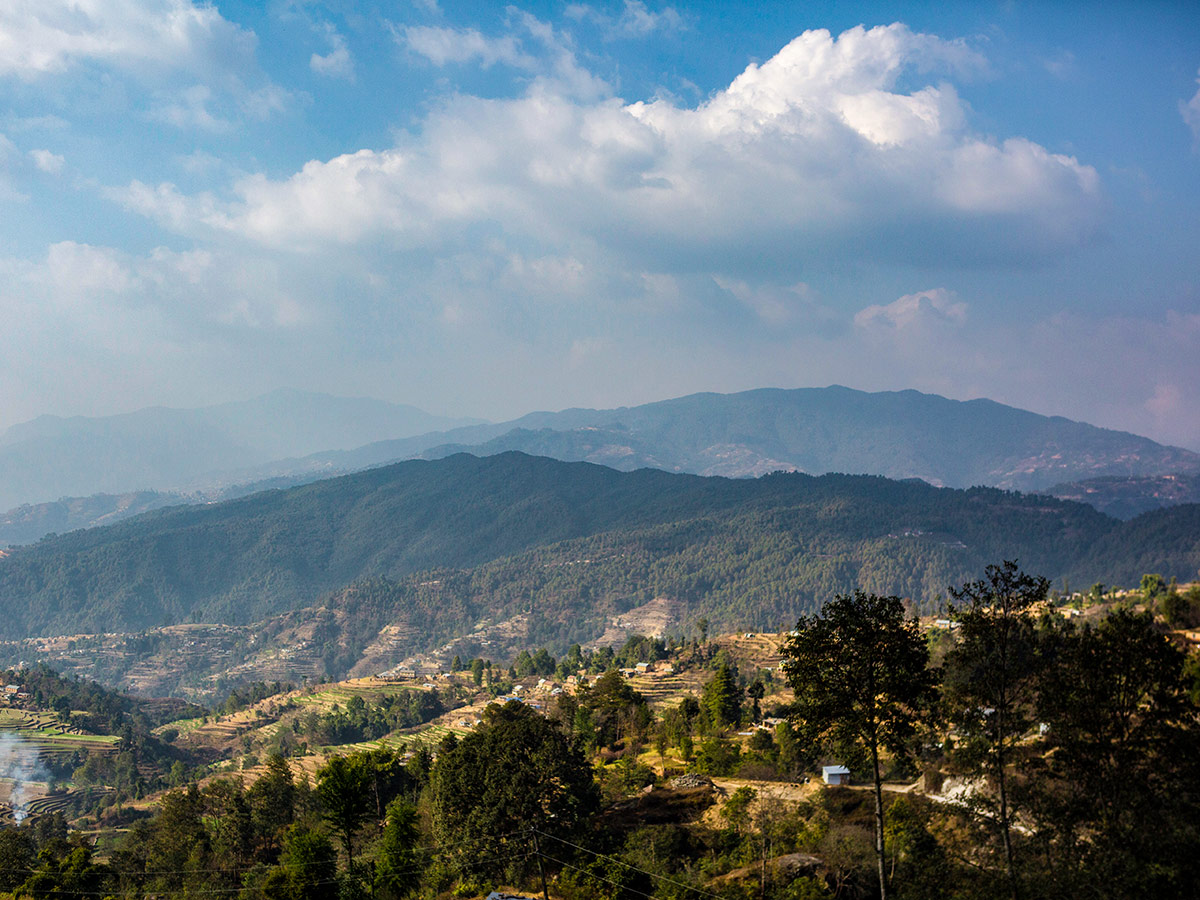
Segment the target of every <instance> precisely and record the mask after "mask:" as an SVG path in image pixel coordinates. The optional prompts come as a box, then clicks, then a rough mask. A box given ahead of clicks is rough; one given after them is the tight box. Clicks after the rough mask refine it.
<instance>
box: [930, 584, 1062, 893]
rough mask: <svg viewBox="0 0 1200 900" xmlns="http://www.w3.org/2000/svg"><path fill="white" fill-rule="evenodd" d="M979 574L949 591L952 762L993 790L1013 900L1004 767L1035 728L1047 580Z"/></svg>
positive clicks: (981, 801)
mask: <svg viewBox="0 0 1200 900" xmlns="http://www.w3.org/2000/svg"><path fill="white" fill-rule="evenodd" d="M985 575H986V577H985V578H983V579H981V580H979V581H974V582H970V583H968V584H964V585H963V586H962V587H961V588H957V589H956V588H951V589H950V593H951V595H952V597H953V598H954V602H953V603H952V605H951V617H952V618H953V619H954V620H955V621H956V622H957V624H958V629H957V635H958V643H957V645H956V646H955V647H954V649H952V650H951V651H950V652H949V653H948V654H947V655H946V661H945V670H946V677H945V692H946V709H947V714H948V717H949V719H950V721H951V723H952V724H953V725H954V726H955V727H956V729H957V731H958V733H959V735H960V740H959V741H958V743H957V744H956V745H955V753H956V754H957V756H958V758H959V759H960V760H961V761H963V762H964V763H966V764H967V765H969V766H971V767H975V766H979V765H982V767H983V768H984V770H985V771H986V772H987V773H988V775H989V776H990V777H991V779H992V781H993V782H994V784H995V785H996V793H997V801H996V803H995V804H994V807H995V808H994V810H988V811H989V813H990V815H991V818H992V819H993V820H994V821H995V823H996V828H997V831H998V832H999V836H1000V842H1001V845H1002V848H1003V853H1004V867H1005V874H1006V877H1007V880H1008V890H1009V894H1010V896H1011V897H1012V898H1013V900H1016V897H1017V896H1018V885H1017V872H1016V865H1015V863H1014V860H1013V847H1012V810H1011V798H1010V796H1009V784H1008V768H1009V765H1010V764H1011V762H1012V755H1013V751H1014V747H1015V745H1016V743H1017V741H1019V740H1020V738H1021V736H1022V735H1024V734H1025V732H1027V731H1028V730H1029V728H1030V727H1031V725H1032V724H1033V721H1032V718H1031V714H1032V711H1033V700H1034V697H1035V692H1036V686H1037V675H1038V667H1039V654H1038V648H1037V636H1036V634H1035V632H1034V622H1033V607H1034V605H1035V604H1038V603H1041V602H1042V601H1043V600H1045V598H1046V594H1047V593H1048V592H1049V590H1050V582H1049V581H1047V580H1046V579H1045V578H1040V577H1034V576H1031V575H1027V574H1025V573H1024V572H1022V571H1021V570H1020V569H1019V568H1018V567H1017V564H1016V562H1014V561H1012V560H1005V561H1004V562H1003V563H1002V564H1001V565H999V566H988V567H987V569H986V572H985ZM976 804H977V805H979V806H981V807H983V808H985V809H986V808H988V807H991V806H992V805H993V804H992V803H991V801H989V800H987V799H985V798H976Z"/></svg>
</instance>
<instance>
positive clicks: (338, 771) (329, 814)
mask: <svg viewBox="0 0 1200 900" xmlns="http://www.w3.org/2000/svg"><path fill="white" fill-rule="evenodd" d="M370 791H371V773H370V772H369V771H368V770H367V767H366V766H364V765H363V761H362V760H361V759H360V758H356V757H347V756H335V757H333V758H332V759H330V760H329V762H327V763H325V765H324V766H322V767H321V768H320V769H318V770H317V797H318V798H319V799H320V801H321V812H322V814H323V815H324V816H325V818H326V819H327V820H328V822H329V824H330V825H332V826H333V828H334V830H335V831H336V832H337V834H338V837H339V838H341V841H342V847H343V848H344V849H345V851H346V862H347V866H348V867H349V868H350V869H353V868H354V833H355V832H356V831H358V829H359V827H360V826H361V825H362V824H363V822H365V821H366V820H367V818H368V817H369V816H370V814H371V811H372V809H373V807H374V805H375V804H374V802H373V798H372V797H371V793H370Z"/></svg>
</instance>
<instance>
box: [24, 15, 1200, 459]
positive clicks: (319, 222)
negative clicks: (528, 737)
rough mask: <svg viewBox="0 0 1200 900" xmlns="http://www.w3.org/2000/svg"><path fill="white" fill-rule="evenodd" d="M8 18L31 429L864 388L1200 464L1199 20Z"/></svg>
mask: <svg viewBox="0 0 1200 900" xmlns="http://www.w3.org/2000/svg"><path fill="white" fill-rule="evenodd" d="M1079 12H1080V11H1079V10H1078V9H1077V8H1074V7H1071V6H1069V5H1067V6H1055V5H1050V4H1036V3H1020V2H1016V3H1013V2H997V3H994V4H987V3H985V4H970V5H965V4H964V5H958V6H953V7H950V8H935V7H931V6H928V5H924V4H921V5H918V4H908V3H886V2H873V3H872V2H857V3H839V4H833V3H816V4H804V5H803V6H801V5H798V4H794V3H773V4H759V5H756V7H755V11H754V14H753V15H747V14H746V12H745V11H744V9H743V8H740V7H737V6H731V5H726V4H719V3H710V2H683V3H655V2H642V0H615V2H600V3H590V4H565V3H558V2H549V0H534V2H528V3H519V4H517V5H513V6H507V7H502V6H497V5H492V4H463V5H456V4H451V3H448V2H443V3H438V2H436V0H421V2H414V3H412V4H410V5H407V6H403V7H401V6H399V5H395V6H393V5H391V4H377V3H373V2H369V0H361V2H350V3H338V4H333V3H321V2H313V3H303V4H300V3H291V2H272V3H269V4H261V3H252V2H249V0H242V2H233V0H229V2H217V3H215V4H207V3H202V2H199V0H129V2H123V3H120V4H116V3H104V2H98V3H92V4H88V5H85V6H82V7H81V6H78V5H74V4H72V3H70V2H67V0H48V2H44V3H39V4H17V5H9V6H5V7H0V85H3V87H4V91H5V101H6V102H5V103H3V104H0V241H2V242H3V244H2V246H0V317H2V319H0V320H2V321H3V322H4V323H5V328H4V329H3V330H0V429H4V428H7V427H9V426H11V425H13V424H17V423H19V422H24V421H28V420H31V419H33V418H36V417H37V416H39V415H44V414H50V415H59V416H64V417H66V416H72V415H87V416H106V415H112V414H118V413H125V412H132V411H135V410H138V409H142V408H145V407H149V406H167V407H173V408H195V407H200V406H209V405H216V404H220V403H224V402H228V401H233V400H245V399H250V398H252V397H256V396H260V395H262V394H264V393H268V392H270V391H272V390H274V389H279V388H293V389H301V390H308V391H315V392H321V393H328V394H331V395H335V396H344V397H369V398H377V399H381V400H385V401H388V402H392V403H403V404H409V405H412V406H415V407H417V408H419V409H421V410H424V411H427V412H429V413H432V414H434V415H441V416H456V417H473V418H484V419H488V420H491V421H505V420H509V419H512V418H516V417H518V416H520V415H522V414H524V413H527V412H530V411H534V410H559V409H563V408H567V407H593V408H611V407H616V406H635V405H639V404H642V403H647V402H653V401H656V400H663V399H668V398H673V397H679V396H683V395H687V394H692V393H697V392H702V391H714V392H719V393H733V392H738V391H742V390H748V389H753V388H759V387H779V388H795V387H818V386H824V385H830V384H841V385H845V386H848V387H852V388H855V389H859V390H865V391H881V390H904V389H909V388H911V389H916V390H920V391H923V392H926V393H934V394H939V395H942V396H945V397H949V398H951V399H958V400H968V399H974V398H980V397H986V398H988V399H991V400H995V401H997V402H1000V403H1004V404H1007V405H1011V406H1015V407H1018V408H1021V409H1027V410H1030V411H1033V412H1036V413H1040V414H1043V415H1058V416H1063V417H1066V418H1069V419H1073V420H1076V421H1082V422H1087V423H1090V424H1093V425H1097V426H1101V427H1105V428H1111V429H1116V430H1121V431H1128V432H1132V433H1134V434H1138V435H1144V436H1147V437H1150V438H1152V439H1154V440H1156V441H1159V442H1162V443H1165V444H1170V445H1175V446H1182V447H1186V448H1190V449H1197V450H1200V391H1197V390H1196V385H1198V384H1200V356H1198V354H1196V352H1195V348H1196V347H1197V346H1200V253H1198V252H1197V250H1196V248H1197V247H1200V13H1197V12H1196V10H1195V9H1194V7H1192V6H1190V5H1188V4H1183V3H1179V4H1155V5H1150V6H1147V5H1143V4H1135V3H1114V4H1101V5H1099V6H1094V7H1089V8H1087V11H1086V15H1084V16H1081V15H1080V14H1079Z"/></svg>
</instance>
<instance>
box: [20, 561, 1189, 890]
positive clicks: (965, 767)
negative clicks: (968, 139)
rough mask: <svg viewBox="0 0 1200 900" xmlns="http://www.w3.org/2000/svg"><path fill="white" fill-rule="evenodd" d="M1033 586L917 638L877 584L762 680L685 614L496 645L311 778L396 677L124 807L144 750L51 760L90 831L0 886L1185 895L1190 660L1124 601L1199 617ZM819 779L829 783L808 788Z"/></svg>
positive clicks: (57, 845) (24, 828) (789, 646)
mask: <svg viewBox="0 0 1200 900" xmlns="http://www.w3.org/2000/svg"><path fill="white" fill-rule="evenodd" d="M1049 593H1050V586H1049V583H1048V582H1047V581H1046V580H1045V579H1043V578H1038V577H1034V576H1031V575H1027V574H1025V573H1024V572H1022V571H1021V570H1019V569H1018V568H1017V567H1016V566H1015V565H1014V564H1011V563H1005V564H1003V565H1001V566H994V567H989V568H988V569H987V572H986V575H985V577H983V578H980V579H978V580H975V581H968V582H965V583H963V584H962V585H961V586H959V587H957V588H955V589H954V590H953V591H952V592H951V595H952V604H953V606H952V612H951V613H950V616H951V620H952V623H953V624H952V626H951V627H942V628H934V629H932V630H926V631H922V630H921V629H919V628H918V626H917V623H916V621H915V620H913V619H912V618H910V617H909V616H908V615H907V613H906V611H905V607H904V604H903V603H902V602H901V600H900V599H899V598H898V597H894V596H880V595H876V594H873V593H867V592H861V591H859V592H854V593H852V594H844V595H839V596H836V597H834V598H832V599H831V600H829V601H828V602H826V603H824V604H823V605H822V606H821V607H820V609H819V611H818V613H817V614H815V615H811V616H804V617H801V618H800V619H799V621H798V622H797V624H796V627H795V628H794V629H793V630H792V631H791V633H790V635H789V637H788V639H787V641H786V643H785V644H784V646H783V647H782V660H783V662H782V665H781V666H780V667H778V668H776V669H771V668H760V669H756V668H748V669H742V668H740V667H739V665H738V663H737V661H736V660H735V659H734V658H733V657H732V656H731V655H730V654H729V652H728V651H727V650H726V649H725V648H723V647H722V648H720V649H718V648H717V646H716V645H714V644H712V643H709V641H708V637H707V633H706V627H705V628H702V629H701V634H700V635H699V636H696V637H693V638H691V639H688V640H686V641H670V642H663V641H656V640H650V639H645V638H632V639H630V641H629V642H628V643H627V644H626V645H625V647H624V648H622V649H621V651H620V652H618V653H613V652H612V651H611V650H608V649H607V648H606V649H605V650H604V651H597V652H594V653H593V652H589V651H584V650H581V649H580V648H579V647H578V646H576V647H572V648H571V650H570V651H569V652H568V653H567V654H565V655H564V656H563V657H562V658H559V659H555V658H554V657H553V656H552V655H551V654H549V653H547V652H546V651H545V650H544V649H539V650H537V651H534V652H523V653H521V654H519V656H518V657H517V658H516V659H515V660H513V661H512V663H511V665H509V666H508V668H507V670H506V669H505V667H504V666H503V665H502V664H499V663H493V662H492V661H487V660H483V659H481V658H475V659H470V660H460V661H459V662H458V663H457V664H456V668H458V669H459V671H460V673H461V676H462V679H461V680H460V682H459V684H460V686H461V685H463V684H466V685H472V684H473V685H474V686H475V687H474V690H475V691H478V692H481V693H483V694H485V695H487V696H490V697H493V698H496V699H497V702H494V703H492V704H491V705H489V706H487V707H486V708H485V709H484V711H483V713H482V715H481V719H480V720H479V721H478V722H477V723H475V725H474V726H473V727H470V728H469V729H468V730H467V731H466V732H465V733H460V734H457V735H455V734H450V733H444V734H443V735H442V736H441V737H440V738H439V739H438V741H437V743H436V744H435V745H430V744H429V743H420V742H417V741H414V742H413V743H412V744H411V746H406V744H405V743H404V740H403V739H401V741H400V742H398V743H397V742H396V741H392V742H390V743H380V744H377V745H375V746H372V747H370V748H366V749H364V748H362V747H361V745H360V746H357V747H342V748H339V747H337V746H334V747H330V748H328V751H327V755H326V757H325V760H324V762H323V764H322V765H321V766H320V767H319V768H317V769H316V771H315V773H313V772H312V770H311V769H307V768H305V767H304V766H302V765H301V760H300V759H298V758H296V757H295V756H294V755H295V754H299V753H303V752H305V749H304V746H302V745H299V744H297V743H296V741H295V737H294V735H293V733H294V734H296V735H300V736H303V737H304V738H305V739H306V740H305V741H304V745H307V744H308V743H309V742H312V741H321V742H326V741H328V742H329V743H332V744H347V743H349V742H354V741H359V740H362V739H364V738H367V737H370V736H372V735H377V734H380V733H382V732H383V731H387V730H390V729H395V728H396V727H398V726H399V727H403V725H404V723H406V722H408V721H411V720H413V719H414V718H415V719H417V720H419V719H422V718H424V717H426V716H428V715H429V714H431V713H433V712H434V710H435V707H436V705H437V704H439V703H440V702H441V700H440V699H439V698H438V697H437V696H430V695H428V694H426V693H425V692H423V691H420V690H417V691H413V692H411V697H410V698H409V699H408V700H405V701H403V702H400V703H397V702H393V701H392V700H388V701H386V702H383V703H380V704H368V703H363V702H351V703H350V704H348V705H347V706H346V707H344V708H340V709H339V708H335V709H333V710H331V711H330V712H328V713H325V714H319V713H317V712H315V711H313V712H310V713H306V714H302V715H301V716H300V717H299V718H296V719H295V720H294V722H295V723H296V724H295V726H294V728H289V729H277V730H276V731H275V737H274V739H273V740H274V745H273V746H274V749H273V750H272V753H271V755H270V756H269V757H268V758H267V759H266V760H265V765H262V766H257V765H256V773H255V775H254V776H253V777H251V778H247V777H246V775H245V774H237V775H234V776H232V777H231V776H226V777H216V778H213V777H208V776H207V770H206V769H205V767H203V766H197V767H195V768H193V769H190V770H189V769H188V767H187V766H185V765H183V764H182V763H181V762H179V761H177V762H176V763H175V764H173V765H172V767H171V770H170V772H169V773H167V774H166V775H165V776H163V777H160V778H159V779H158V780H157V784H158V785H159V786H161V785H163V784H167V785H170V786H171V788H170V789H168V790H167V791H165V792H162V793H158V794H156V795H155V799H154V801H153V802H152V803H151V804H146V803H142V802H136V797H137V796H138V795H139V793H140V792H142V791H146V790H149V789H151V788H152V787H153V785H151V784H149V783H147V782H146V779H145V778H141V779H140V781H138V783H136V784H133V783H128V782H127V777H128V778H133V779H138V778H139V772H141V771H142V770H144V769H145V768H146V766H147V765H150V766H151V767H153V766H154V765H158V766H161V765H162V764H163V763H162V762H157V763H156V762H155V761H153V760H148V759H147V758H146V757H145V756H144V755H139V750H138V748H137V747H136V746H134V745H133V744H132V743H131V744H130V747H129V749H128V750H126V751H124V752H125V753H126V754H127V755H128V756H129V757H130V758H131V759H132V760H133V762H134V763H136V764H135V765H126V767H125V768H124V769H122V768H121V767H120V766H119V765H116V764H108V767H107V768H104V767H103V766H100V765H98V764H97V765H92V764H90V763H89V766H84V767H81V769H80V770H79V771H77V772H76V773H75V778H76V782H77V783H81V782H87V781H88V779H93V781H92V783H95V784H97V785H107V786H110V787H109V788H108V789H109V790H110V794H109V795H108V796H107V799H106V800H105V802H104V804H102V805H101V806H98V807H97V809H96V810H95V812H94V813H93V816H94V818H88V819H85V820H81V821H82V822H83V824H84V825H85V826H87V827H88V828H91V827H92V826H93V825H96V824H99V825H101V826H102V827H103V828H104V829H107V830H108V833H111V834H114V835H115V838H114V843H111V844H106V845H105V846H104V847H103V848H101V847H99V846H97V845H96V844H95V843H94V840H93V839H92V837H91V836H90V834H89V833H88V832H87V831H82V830H70V829H68V827H67V823H66V821H65V820H64V819H63V818H62V817H61V816H59V815H44V816H37V817H34V818H32V819H30V820H29V821H27V822H26V823H24V824H22V825H20V826H17V827H6V828H0V891H8V892H11V895H12V896H14V897H28V898H51V897H65V898H84V897H105V896H111V897H160V898H161V897H173V896H208V895H218V894H223V895H228V896H238V897H242V898H245V900H275V898H279V900H282V898H313V900H318V898H319V900H352V898H353V900H357V898H366V897H376V898H395V900H403V898H411V900H435V898H437V900H450V898H470V900H477V898H482V897H484V896H485V895H487V894H488V893H489V892H490V891H492V890H494V889H496V888H507V889H510V890H516V891H521V892H522V893H523V895H525V896H531V897H532V896H541V895H542V892H543V891H544V892H545V893H546V895H548V896H550V897H553V898H556V900H595V898H601V900H634V898H644V897H650V898H654V900H685V898H700V897H709V898H717V900H750V898H759V900H820V898H847V900H855V898H860V900H861V898H876V897H880V898H886V897H892V898H899V900H908V898H914V900H957V898H962V900H991V898H1010V897H1013V896H1017V897H1022V898H1028V900H1051V898H1059V897H1067V896H1070V897H1090V898H1095V900H1127V898H1132V897H1150V896H1152V897H1156V898H1162V900H1186V898H1191V897H1193V896H1194V887H1195V884H1196V883H1197V879H1200V868H1197V866H1198V863H1197V861H1198V860H1200V828H1198V827H1197V823H1198V822H1200V791H1198V789H1197V786H1198V785H1200V770H1198V769H1197V765H1198V764H1200V712H1198V710H1200V664H1198V662H1197V657H1196V655H1195V653H1193V654H1192V655H1191V656H1190V657H1188V656H1186V655H1185V653H1184V652H1183V651H1182V650H1180V649H1179V648H1178V647H1177V646H1176V645H1175V644H1174V643H1172V641H1171V640H1170V639H1169V637H1168V636H1167V634H1166V633H1165V631H1164V629H1163V622H1162V620H1161V618H1159V617H1158V616H1156V615H1155V614H1154V612H1153V611H1154V610H1160V611H1167V613H1168V614H1169V615H1173V616H1175V617H1177V618H1180V619H1181V620H1186V621H1188V622H1191V621H1196V620H1200V589H1198V588H1193V589H1190V590H1188V591H1181V590H1179V589H1177V588H1176V587H1174V586H1171V585H1168V584H1166V583H1164V582H1163V580H1162V579H1161V578H1160V577H1158V576H1157V575H1150V576H1147V577H1146V579H1145V582H1144V585H1143V590H1142V592H1141V594H1140V597H1139V602H1138V603H1137V604H1133V603H1129V602H1126V603H1118V604H1115V605H1113V604H1111V603H1110V604H1108V605H1107V606H1105V607H1104V609H1103V614H1102V615H1100V616H1094V617H1092V618H1090V619H1089V620H1088V621H1087V622H1086V623H1085V624H1078V623H1077V622H1076V621H1073V620H1072V619H1069V618H1063V617H1061V616H1059V615H1055V614H1053V612H1052V611H1051V610H1050V608H1049V607H1047V605H1046V604H1045V602H1044V601H1045V600H1046V598H1047V596H1048V595H1049ZM664 659H669V660H670V661H671V662H672V663H673V665H674V666H675V669H676V671H688V672H692V673H695V674H696V675H698V676H699V679H700V683H701V684H702V685H703V686H702V689H701V690H699V691H698V693H697V694H696V695H694V696H693V695H689V696H685V697H684V698H683V699H682V700H679V701H678V702H667V703H664V702H657V703H653V704H652V703H650V702H648V700H647V698H646V697H645V696H643V695H642V694H640V693H639V692H638V691H637V690H636V689H634V688H633V687H631V685H630V683H629V682H628V681H627V680H626V678H625V677H624V676H623V675H622V673H621V668H620V667H622V666H630V665H632V664H633V663H634V662H635V661H647V660H650V661H655V660H664ZM9 674H10V675H15V674H17V673H9ZM20 675H21V677H27V678H28V676H25V675H24V673H20ZM538 675H544V676H546V677H549V678H566V677H568V676H569V677H571V678H573V679H577V685H578V686H577V687H576V689H574V690H573V691H569V692H564V693H561V694H559V695H558V696H556V697H554V698H553V699H551V700H549V701H548V702H546V703H545V704H540V703H539V704H534V703H531V702H518V701H510V700H508V697H507V696H506V695H507V694H508V693H509V692H511V691H512V690H513V689H514V688H513V684H514V679H520V678H522V677H525V678H531V677H536V676H538ZM38 677H39V678H41V679H42V681H43V682H44V683H45V684H46V685H51V686H52V685H56V684H58V683H57V682H55V679H54V677H53V676H52V674H50V673H47V672H45V671H44V670H43V671H41V673H40V675H39V676H38ZM864 682H869V683H871V684H872V685H873V686H874V690H873V691H870V692H863V691H861V690H860V689H859V686H860V685H861V684H862V683H864ZM287 687H288V686H283V685H273V686H271V685H260V686H255V687H254V688H253V689H251V690H248V691H244V692H243V693H241V694H239V695H237V696H231V698H230V700H229V702H228V703H227V709H237V708H241V706H242V704H244V703H246V702H256V701H253V698H255V697H257V698H260V699H262V700H268V701H269V700H271V699H272V697H273V692H281V691H282V692H285V693H287V696H289V697H292V696H296V695H295V694H294V693H293V692H287V690H286V689H287ZM785 688H786V690H784V689H785ZM50 689H51V690H52V691H58V690H63V689H69V688H68V687H64V686H62V685H58V686H54V687H51V688H50ZM80 691H83V693H80ZM92 693H95V692H94V691H93V692H92ZM102 693H103V692H100V693H99V694H96V696H100V695H101V694H102ZM73 696H74V697H75V699H74V700H72V702H76V701H77V700H80V699H84V698H85V697H86V696H91V694H90V693H88V690H87V689H76V694H75V695H73ZM765 698H776V699H774V700H768V699H765ZM781 698H782V699H781ZM447 699H448V698H447ZM506 701H507V702H506ZM286 702H291V701H286ZM419 706H422V708H420V709H418V707H419ZM535 706H537V707H541V708H535ZM166 739H174V734H170V735H167V737H166ZM837 764H843V767H844V769H845V770H847V771H848V772H849V773H850V774H849V777H850V784H849V786H825V785H819V784H817V783H816V782H818V781H819V780H820V778H821V774H820V773H821V772H822V771H823V767H826V766H832V767H834V768H835V769H836V765H837ZM826 774H828V773H826ZM122 779H126V780H122ZM113 785H115V786H116V787H115V793H111V791H113V790H114V788H113V787H111V786H113ZM122 798H124V800H125V802H126V804H127V805H123V804H122Z"/></svg>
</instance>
